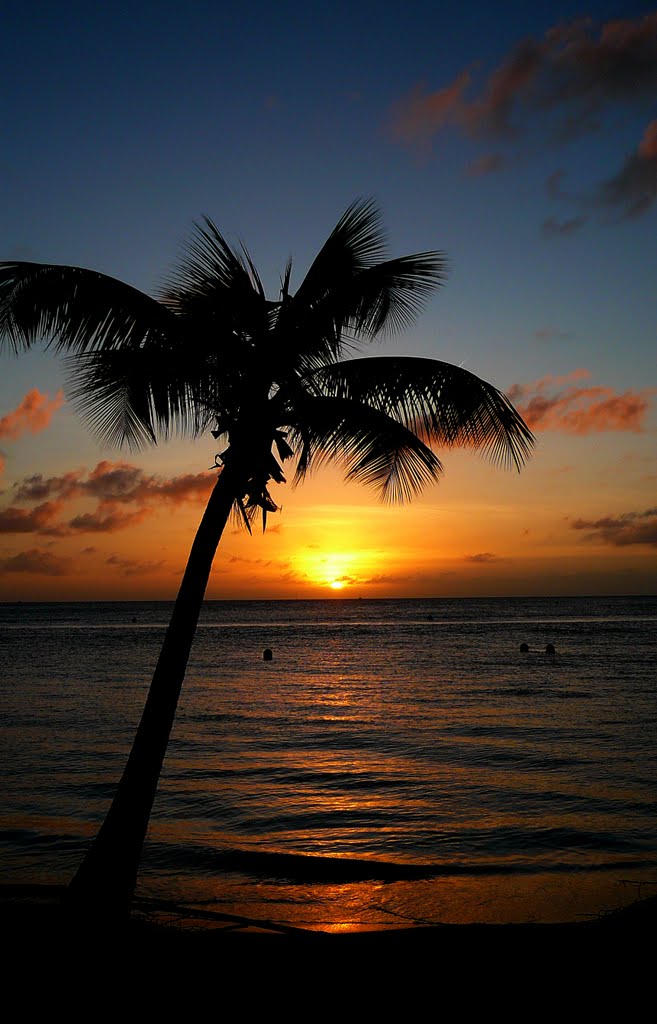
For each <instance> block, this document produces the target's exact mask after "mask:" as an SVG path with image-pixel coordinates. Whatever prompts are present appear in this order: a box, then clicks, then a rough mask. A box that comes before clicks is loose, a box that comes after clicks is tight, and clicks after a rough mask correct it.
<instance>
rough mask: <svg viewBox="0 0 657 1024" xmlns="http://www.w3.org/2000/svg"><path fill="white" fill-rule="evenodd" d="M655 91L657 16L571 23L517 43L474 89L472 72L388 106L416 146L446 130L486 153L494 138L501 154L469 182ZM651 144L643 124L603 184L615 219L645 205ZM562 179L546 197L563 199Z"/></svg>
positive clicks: (649, 100)
mask: <svg viewBox="0 0 657 1024" xmlns="http://www.w3.org/2000/svg"><path fill="white" fill-rule="evenodd" d="M656 91H657V12H652V13H650V14H647V15H645V16H643V17H636V18H625V19H615V20H611V21H607V22H605V23H603V24H600V23H597V22H595V21H594V20H593V19H591V18H580V19H578V20H575V21H571V22H569V23H560V24H558V25H556V26H554V27H552V28H550V29H548V30H547V31H546V32H545V33H544V35H543V36H542V37H539V38H528V39H523V40H520V41H519V42H518V43H517V44H516V46H514V47H513V49H512V50H511V51H510V52H509V53H508V54H507V55H506V56H505V57H504V58H503V59H502V60H501V61H500V63H499V64H498V66H497V67H495V68H493V70H492V71H491V72H490V73H489V75H488V76H487V78H485V80H484V81H483V82H481V81H480V80H478V78H477V77H476V76H475V74H474V67H473V66H471V67H467V68H464V69H463V70H462V71H461V72H460V73H459V74H458V75H457V76H456V77H455V78H454V79H453V81H452V82H451V83H450V84H449V85H446V86H443V87H442V88H439V89H437V90H435V91H432V90H430V89H428V88H427V87H426V86H424V85H422V86H416V87H415V88H414V89H413V90H412V91H411V92H410V93H409V94H408V95H407V96H406V97H403V98H402V99H401V100H400V101H399V102H398V103H397V104H396V105H395V106H394V108H393V111H392V132H393V135H394V137H395V138H396V139H397V140H398V141H400V142H402V143H406V144H411V145H420V146H422V147H423V148H427V147H428V146H429V145H430V143H431V141H432V140H433V139H434V138H435V137H436V135H437V134H438V133H439V132H442V131H444V130H445V129H446V128H448V127H452V128H455V129H457V130H459V131H461V132H462V133H464V134H465V135H467V136H469V137H470V138H471V139H473V140H475V142H480V143H486V144H487V145H488V146H489V145H490V140H491V139H494V140H495V141H496V142H497V143H498V145H501V146H503V147H505V152H504V153H502V154H496V155H495V158H494V159H493V158H492V157H491V156H490V155H482V156H480V157H479V158H478V159H475V160H474V162H472V163H471V164H470V167H469V173H470V174H472V173H474V174H477V173H489V172H490V171H491V170H498V169H499V168H500V167H502V162H503V161H504V162H509V156H508V154H509V152H514V151H515V154H516V156H518V155H519V154H520V153H522V154H523V155H524V154H526V153H527V152H528V151H529V150H530V149H531V148H534V149H539V150H542V149H544V148H545V147H546V145H549V146H551V147H559V146H564V145H566V144H567V143H570V142H572V141H573V140H574V139H577V138H581V137H583V136H585V135H587V134H590V133H592V132H595V131H599V130H600V129H601V128H602V127H603V126H604V121H605V117H606V116H608V115H609V113H610V112H611V111H613V110H619V111H627V110H628V109H632V110H637V111H641V110H643V109H645V110H649V109H650V107H651V105H652V104H653V103H654V97H655V92H656ZM653 138H654V135H653V127H652V125H650V126H649V127H648V129H647V132H646V135H645V136H644V140H643V142H642V143H641V146H640V147H639V150H638V152H637V153H636V154H635V155H633V156H631V157H629V158H628V159H627V161H626V163H625V164H624V166H623V168H622V169H621V171H620V172H618V174H617V175H616V176H615V177H613V178H610V179H609V180H608V181H607V182H606V183H605V184H604V185H603V186H602V191H601V195H600V197H599V201H600V202H602V203H603V205H604V204H606V205H612V206H619V207H620V208H621V209H622V210H623V211H624V212H623V214H622V215H623V216H639V215H640V214H642V213H644V212H645V211H646V210H647V209H648V208H649V207H650V206H651V205H652V203H653V202H654V200H655V191H656V186H655V176H654V167H655V163H654V161H655V155H654V150H653ZM519 147H522V148H521V149H520V148H519ZM564 174H565V171H564V170H563V169H560V170H558V171H555V172H554V173H553V174H552V175H550V177H549V178H548V180H547V182H546V187H547V191H548V195H549V196H550V198H552V199H564V198H572V197H568V196H566V194H565V193H564V192H563V189H562V179H563V176H564ZM564 223H566V224H568V223H570V224H571V231H572V230H577V228H579V227H581V226H582V222H580V221H579V218H573V219H572V221H571V222H564ZM555 226H556V225H551V226H550V225H549V226H548V228H547V230H548V231H550V227H552V228H554V227H555ZM553 233H554V232H553ZM557 233H564V232H563V231H561V232H559V231H557ZM566 233H567V232H566Z"/></svg>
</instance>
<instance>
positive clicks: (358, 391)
mask: <svg viewBox="0 0 657 1024" xmlns="http://www.w3.org/2000/svg"><path fill="white" fill-rule="evenodd" d="M306 384H307V386H308V387H309V388H310V389H313V390H314V391H315V393H317V394H322V395H328V396H332V397H336V398H342V399H351V400H353V401H356V402H362V403H364V404H366V405H369V406H371V407H372V408H374V409H377V410H378V411H380V412H382V413H384V414H385V415H387V416H391V417H392V418H393V419H396V420H398V421H399V422H400V423H403V424H404V425H405V426H406V427H408V428H409V430H412V431H413V432H414V433H417V434H418V435H419V436H420V437H423V438H424V439H425V440H426V441H427V442H428V443H429V444H439V445H441V446H444V447H447V448H450V447H469V448H475V449H478V450H480V451H483V453H484V454H485V455H486V456H488V457H489V458H490V459H491V461H493V462H494V463H500V464H503V465H513V466H515V467H516V468H517V469H520V468H521V466H522V465H523V464H524V462H525V461H526V459H527V458H528V456H529V455H530V453H531V450H532V448H533V446H534V436H533V434H532V432H531V431H530V429H529V427H528V426H527V425H526V423H525V422H524V420H523V419H522V417H521V416H520V414H519V413H518V412H517V411H516V410H515V409H514V407H513V405H512V404H511V402H510V401H509V399H508V398H507V397H506V396H505V395H504V394H503V393H502V392H501V391H499V390H498V389H497V388H496V387H494V386H493V385H492V384H489V383H488V382H487V381H484V380H482V379H481V378H480V377H477V376H476V375H475V374H474V373H471V372H470V371H469V370H465V369H463V367H460V366H453V365H452V364H451V363H445V362H441V361H440V360H438V359H421V358H414V357H410V356H408V357H404V356H390V357H387V356H382V357H378V358H371V359H352V360H348V361H345V362H341V363H334V364H332V365H330V366H326V367H324V368H322V369H321V370H318V371H316V372H315V373H313V374H312V375H310V376H309V377H308V378H307V380H306Z"/></svg>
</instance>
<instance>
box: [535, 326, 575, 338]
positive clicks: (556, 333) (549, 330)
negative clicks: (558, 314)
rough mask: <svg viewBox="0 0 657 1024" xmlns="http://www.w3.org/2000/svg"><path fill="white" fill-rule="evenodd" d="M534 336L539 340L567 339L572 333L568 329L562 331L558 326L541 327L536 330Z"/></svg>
mask: <svg viewBox="0 0 657 1024" xmlns="http://www.w3.org/2000/svg"><path fill="white" fill-rule="evenodd" d="M534 337H535V338H537V339H538V340H539V341H567V340H568V339H569V338H571V337H572V335H571V334H570V333H569V332H568V331H561V330H559V328H558V327H539V329H538V330H537V331H534Z"/></svg>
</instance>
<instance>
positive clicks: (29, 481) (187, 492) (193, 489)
mask: <svg viewBox="0 0 657 1024" xmlns="http://www.w3.org/2000/svg"><path fill="white" fill-rule="evenodd" d="M216 479H217V475H216V473H212V472H210V473H194V474H193V473H187V474H184V475H182V476H176V477H172V478H171V479H169V480H167V479H163V478H162V477H159V476H148V475H147V474H146V473H144V471H143V470H142V469H140V468H139V467H138V466H133V465H131V464H130V463H128V462H108V461H103V462H99V463H98V465H97V466H96V467H95V468H94V469H92V470H91V472H90V473H88V474H87V473H86V471H85V470H77V471H76V470H73V471H71V472H69V473H65V474H63V475H62V476H52V477H47V478H44V477H43V476H42V475H41V474H40V473H37V474H36V475H34V476H29V477H26V478H25V480H24V481H23V482H22V483H21V484H19V485H17V487H16V499H17V500H18V501H38V500H44V499H46V498H51V497H55V496H57V497H62V498H72V497H80V496H84V495H90V496H92V497H94V498H97V499H98V500H99V501H106V502H119V503H125V502H143V503H146V502H150V501H154V500H161V501H168V502H171V503H172V504H174V505H177V504H181V503H182V502H185V501H194V500H196V499H198V498H201V497H206V496H207V495H208V494H209V492H210V490H211V489H212V486H213V485H214V483H215V482H216Z"/></svg>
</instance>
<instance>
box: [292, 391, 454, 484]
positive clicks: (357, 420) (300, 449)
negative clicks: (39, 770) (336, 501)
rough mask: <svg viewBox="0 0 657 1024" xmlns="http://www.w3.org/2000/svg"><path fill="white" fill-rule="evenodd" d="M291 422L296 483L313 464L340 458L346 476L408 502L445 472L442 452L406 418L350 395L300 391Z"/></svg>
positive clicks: (317, 464) (321, 463) (338, 460)
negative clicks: (315, 394) (396, 417)
mask: <svg viewBox="0 0 657 1024" xmlns="http://www.w3.org/2000/svg"><path fill="white" fill-rule="evenodd" d="M295 408H296V411H297V412H298V413H299V418H298V420H297V421H296V422H293V423H291V424H289V429H290V433H289V438H290V441H291V444H292V446H293V447H294V448H295V450H296V451H297V453H298V462H297V471H296V476H295V481H294V482H295V483H299V482H301V481H302V480H303V479H304V477H305V476H306V474H307V473H308V471H309V470H310V469H311V468H313V467H314V468H317V467H319V466H321V465H323V464H324V463H326V462H337V463H339V464H340V465H342V466H343V467H344V469H345V474H346V479H347V480H357V481H359V482H360V483H364V484H366V485H368V486H370V487H374V488H375V489H376V490H377V491H378V492H379V495H380V497H381V498H382V499H383V500H384V501H389V502H404V501H407V500H409V499H410V498H412V497H413V495H415V494H417V493H419V492H420V491H421V490H422V489H423V488H424V487H425V486H426V485H427V484H430V483H433V482H435V481H436V480H437V479H438V478H439V476H440V474H441V473H442V465H441V463H440V460H439V459H438V457H437V456H436V455H435V454H434V452H432V451H431V449H430V448H429V447H427V445H426V444H424V442H423V441H421V440H420V438H419V437H417V436H416V435H415V434H414V433H413V432H412V431H410V430H409V429H408V428H407V427H405V426H404V425H403V424H402V423H399V422H397V421H396V420H393V419H391V418H390V417H389V416H386V415H385V413H382V412H380V411H378V410H376V409H373V408H370V407H368V406H366V405H362V404H360V403H358V402H354V401H352V400H350V399H346V398H323V397H313V396H310V395H306V396H303V397H301V396H299V397H298V400H297V401H296V403H295Z"/></svg>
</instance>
